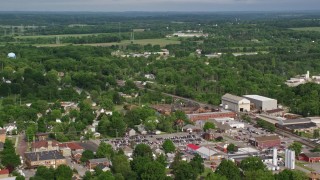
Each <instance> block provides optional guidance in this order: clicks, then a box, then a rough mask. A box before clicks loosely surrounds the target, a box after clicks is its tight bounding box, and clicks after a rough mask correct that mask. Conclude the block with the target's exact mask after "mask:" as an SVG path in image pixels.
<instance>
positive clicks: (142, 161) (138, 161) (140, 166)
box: [130, 156, 152, 177]
mask: <svg viewBox="0 0 320 180" xmlns="http://www.w3.org/2000/svg"><path fill="white" fill-rule="evenodd" d="M149 162H152V159H150V157H147V156H145V157H143V156H137V157H134V158H133V160H132V161H131V162H130V165H131V169H132V170H133V171H134V172H135V173H136V174H137V176H138V177H141V174H142V173H143V170H144V167H145V165H146V164H148V163H149Z"/></svg>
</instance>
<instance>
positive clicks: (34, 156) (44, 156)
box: [24, 150, 65, 161]
mask: <svg viewBox="0 0 320 180" xmlns="http://www.w3.org/2000/svg"><path fill="white" fill-rule="evenodd" d="M24 156H25V157H26V158H27V159H29V160H31V161H37V160H38V159H39V160H40V161H43V160H52V159H65V157H63V156H62V155H61V154H60V153H59V151H57V150H54V151H42V152H26V153H25V154H24Z"/></svg>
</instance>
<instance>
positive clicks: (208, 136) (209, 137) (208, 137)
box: [202, 130, 214, 141]
mask: <svg viewBox="0 0 320 180" xmlns="http://www.w3.org/2000/svg"><path fill="white" fill-rule="evenodd" d="M202 137H203V139H205V140H207V141H212V140H214V132H213V131H212V130H208V131H207V132H205V133H203V135H202Z"/></svg>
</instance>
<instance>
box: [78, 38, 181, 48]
mask: <svg viewBox="0 0 320 180" xmlns="http://www.w3.org/2000/svg"><path fill="white" fill-rule="evenodd" d="M129 44H131V41H130V40H124V41H121V42H119V43H118V42H112V43H92V44H83V45H89V46H112V45H119V46H125V45H129ZM133 44H140V45H147V44H151V45H160V46H161V47H163V46H166V45H168V44H180V41H177V40H171V39H166V38H165V39H139V40H134V41H133Z"/></svg>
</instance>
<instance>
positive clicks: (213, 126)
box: [203, 122, 216, 131]
mask: <svg viewBox="0 0 320 180" xmlns="http://www.w3.org/2000/svg"><path fill="white" fill-rule="evenodd" d="M215 128H216V126H215V125H214V123H212V122H206V123H205V124H204V126H203V130H204V131H207V130H209V129H215Z"/></svg>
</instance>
